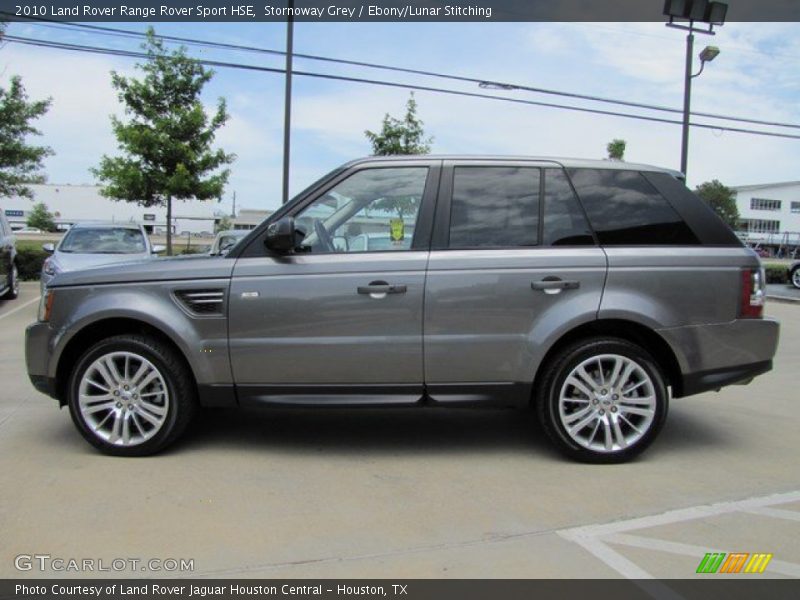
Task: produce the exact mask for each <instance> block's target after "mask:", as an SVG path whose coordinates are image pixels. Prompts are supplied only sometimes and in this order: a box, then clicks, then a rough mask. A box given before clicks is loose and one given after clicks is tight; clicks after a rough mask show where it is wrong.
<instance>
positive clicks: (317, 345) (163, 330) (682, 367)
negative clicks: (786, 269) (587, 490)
mask: <svg viewBox="0 0 800 600" xmlns="http://www.w3.org/2000/svg"><path fill="white" fill-rule="evenodd" d="M370 235H372V236H373V237H375V236H380V237H381V239H382V240H384V241H383V243H381V244H379V245H378V246H379V247H377V248H375V249H372V248H371V246H370V245H369V244H364V243H363V240H364V239H369V238H370ZM376 239H377V238H376ZM763 304H764V275H763V271H762V269H761V266H760V263H759V260H758V257H757V256H756V255H755V254H754V253H753V251H752V250H749V249H747V248H745V247H744V246H743V245H742V243H741V242H740V241H739V240H738V239H737V237H736V236H735V235H734V234H733V233H732V232H731V231H730V229H728V227H727V226H726V225H724V224H723V222H722V221H720V220H719V219H718V218H717V217H716V216H715V214H714V213H713V212H712V211H711V210H710V209H708V208H707V207H706V205H705V204H704V203H703V202H702V201H701V200H699V199H698V198H697V197H696V196H694V195H693V194H692V193H691V192H690V191H689V190H688V189H687V188H686V187H685V185H684V184H683V182H682V181H681V177H680V174H678V173H675V172H672V171H667V170H664V169H658V168H654V167H649V166H643V165H635V164H628V163H623V162H611V161H582V160H558V159H533V158H490V157H486V158H482V157H460V156H445V157H431V156H424V157H402V158H369V159H364V160H359V161H355V162H351V163H349V164H346V165H344V166H343V167H341V168H339V169H336V170H335V171H333V172H332V173H330V174H328V175H327V176H326V177H324V178H322V179H321V180H319V181H318V182H317V183H315V184H314V185H312V186H311V187H310V188H308V189H307V190H305V191H304V192H302V193H301V194H300V195H299V196H298V197H297V198H295V199H294V200H293V201H292V202H290V203H289V204H287V205H286V206H284V207H282V208H281V209H280V210H278V211H277V212H276V213H275V214H274V215H272V216H271V217H270V218H269V219H268V220H267V221H266V222H265V223H264V224H262V225H261V226H259V227H258V228H256V229H255V230H254V231H253V232H252V233H250V235H248V237H247V238H245V239H244V240H242V241H241V242H240V243H238V244H237V245H236V246H235V247H234V248H233V250H232V251H231V252H229V253H228V254H226V255H223V256H213V257H210V256H200V257H188V258H176V259H159V260H156V261H143V262H140V263H132V264H127V265H117V266H109V267H101V268H97V269H92V270H89V271H84V272H80V271H76V272H70V273H62V274H59V275H56V276H55V277H54V278H53V279H52V281H50V282H49V283H48V286H47V290H46V293H45V295H44V296H43V298H42V301H41V306H40V313H39V318H38V322H37V323H35V324H33V325H31V326H30V327H29V328H28V330H27V340H26V357H27V367H28V372H29V374H30V379H31V381H32V382H33V385H34V386H35V387H36V388H37V389H39V390H41V391H42V392H45V393H47V394H49V395H51V396H53V397H54V398H56V399H58V401H59V403H60V404H61V405H62V406H63V405H67V406H68V407H69V411H70V413H71V415H72V419H73V421H74V422H75V425H76V426H77V428H78V430H79V431H80V433H81V434H82V435H83V436H84V437H85V438H86V439H87V440H88V441H89V442H90V443H91V444H93V445H94V446H96V447H97V448H99V449H100V450H102V451H104V452H107V453H109V454H115V455H125V456H130V455H144V454H151V453H153V452H156V451H158V450H160V449H162V448H164V447H165V446H167V445H168V444H169V443H171V442H172V441H173V440H175V439H176V438H177V437H178V436H179V435H180V434H181V433H182V432H183V431H184V429H185V428H186V426H187V424H188V423H189V421H190V419H191V418H192V415H193V414H194V413H195V412H196V410H197V408H198V407H199V406H252V405H262V406H269V405H273V406H274V405H279V406H287V405H290V406H310V407H322V406H325V407H327V406H403V405H413V406H420V407H422V406H475V407H477V406H488V407H517V408H523V407H532V408H533V409H534V410H536V411H537V412H538V416H539V418H540V419H541V421H542V423H543V426H544V429H545V431H546V432H547V434H548V435H549V437H550V438H551V439H552V441H553V442H554V443H555V444H556V446H558V447H559V448H560V449H561V450H563V451H564V452H566V453H567V454H569V455H570V456H572V457H575V458H578V459H581V460H586V461H592V462H618V461H623V460H627V459H629V458H631V457H633V456H635V455H636V454H638V453H640V452H641V451H642V450H644V449H645V448H646V447H647V446H649V445H650V443H651V442H652V441H653V440H654V439H655V437H656V436H657V434H658V432H659V430H660V429H661V427H662V426H663V424H664V420H665V419H666V416H667V407H668V403H669V401H670V399H671V398H680V397H683V396H690V395H692V394H697V393H699V392H704V391H708V390H717V389H719V388H721V387H723V386H726V385H729V384H733V383H746V382H749V380H751V379H752V378H753V377H754V376H756V375H760V374H762V373H765V372H767V371H769V370H770V368H771V367H772V358H773V355H774V354H775V350H776V346H777V342H778V323H777V322H776V321H774V320H771V319H766V318H764V317H763V314H762V313H763Z"/></svg>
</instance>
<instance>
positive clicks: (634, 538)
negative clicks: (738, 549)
mask: <svg viewBox="0 0 800 600" xmlns="http://www.w3.org/2000/svg"><path fill="white" fill-rule="evenodd" d="M603 542H605V543H608V544H619V545H621V546H630V547H632V548H641V549H643V550H655V551H656V552H667V553H669V554H679V555H681V556H689V557H695V558H696V557H698V556H704V555H705V554H707V553H710V552H726V550H721V549H719V548H709V547H706V546H695V545H693V544H684V543H682V542H671V541H668V540H662V539H657V538H650V537H644V536H640V535H630V534H626V533H617V534H613V535H610V536H606V537H604V538H603ZM769 570H770V572H775V573H780V574H781V575H788V576H789V577H800V565H798V564H795V563H790V562H786V561H783V560H775V559H772V560H771V561H770V563H769Z"/></svg>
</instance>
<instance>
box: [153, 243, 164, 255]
mask: <svg viewBox="0 0 800 600" xmlns="http://www.w3.org/2000/svg"><path fill="white" fill-rule="evenodd" d="M166 249H167V247H166V246H162V245H161V244H156V245H155V246H153V247H152V249H151V250H150V252H152V253H153V254H161V253H162V252H164V250H166Z"/></svg>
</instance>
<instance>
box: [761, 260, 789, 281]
mask: <svg viewBox="0 0 800 600" xmlns="http://www.w3.org/2000/svg"><path fill="white" fill-rule="evenodd" d="M764 271H765V273H766V277H767V283H789V269H788V268H787V266H786V265H780V264H769V263H768V264H765V265H764Z"/></svg>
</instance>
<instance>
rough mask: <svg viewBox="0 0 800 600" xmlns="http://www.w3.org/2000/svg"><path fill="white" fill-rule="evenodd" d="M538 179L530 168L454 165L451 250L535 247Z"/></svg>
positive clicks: (537, 235)
mask: <svg viewBox="0 0 800 600" xmlns="http://www.w3.org/2000/svg"><path fill="white" fill-rule="evenodd" d="M539 178H540V171H539V169H536V168H530V167H456V169H455V172H454V175H453V200H452V203H451V206H450V248H493V247H494V248H509V247H518V246H536V245H537V244H538V243H539Z"/></svg>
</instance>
